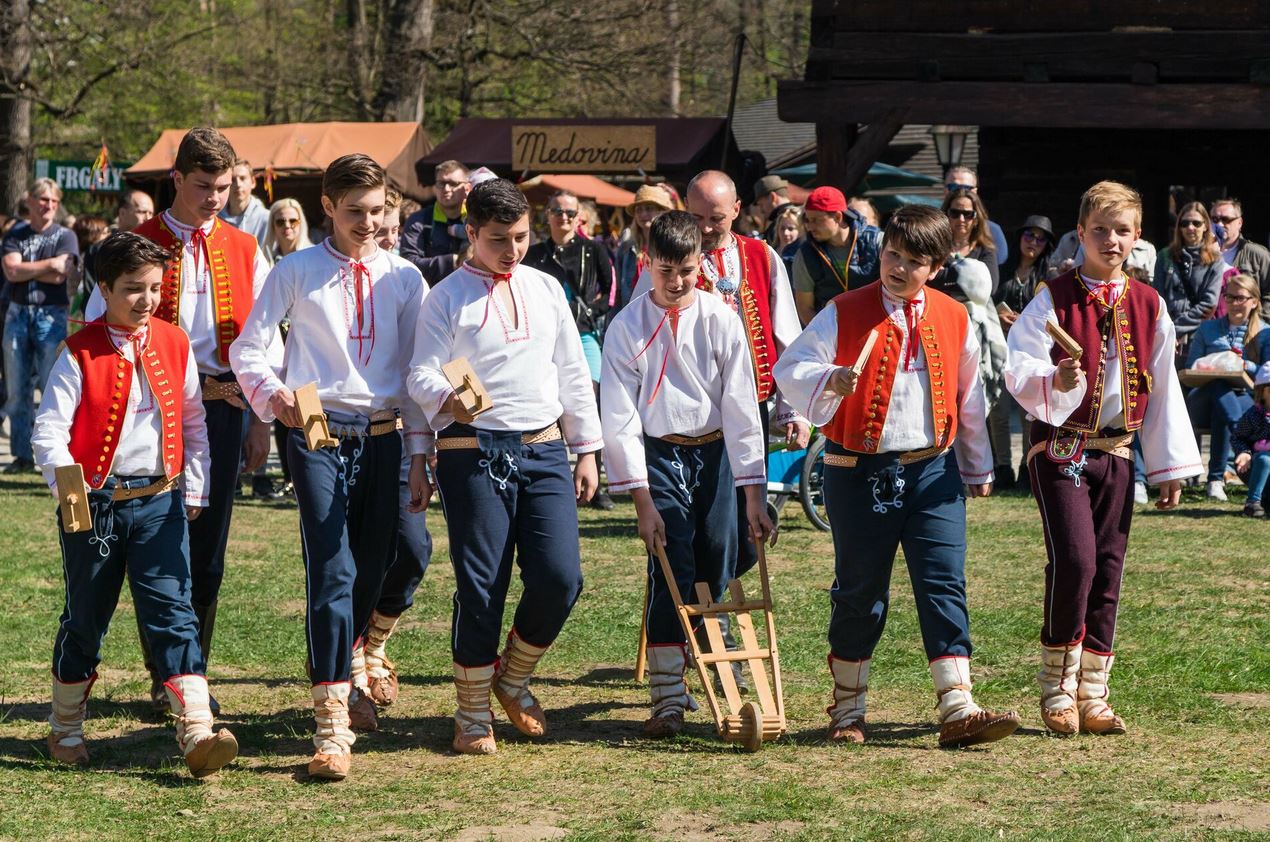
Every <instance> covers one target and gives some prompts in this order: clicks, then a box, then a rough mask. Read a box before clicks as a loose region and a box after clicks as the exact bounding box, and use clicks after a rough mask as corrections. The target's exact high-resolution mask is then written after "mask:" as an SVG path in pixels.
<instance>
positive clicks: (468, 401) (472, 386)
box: [441, 357, 494, 418]
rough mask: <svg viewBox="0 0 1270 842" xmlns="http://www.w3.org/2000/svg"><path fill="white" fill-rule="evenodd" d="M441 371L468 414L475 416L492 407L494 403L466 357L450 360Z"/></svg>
mask: <svg viewBox="0 0 1270 842" xmlns="http://www.w3.org/2000/svg"><path fill="white" fill-rule="evenodd" d="M441 373H442V374H444V375H445V379H446V380H449V381H450V385H451V386H453V387H454V394H456V395H458V397H459V403H461V404H463V408H464V409H465V410H467V414H468V415H471V416H472V417H473V418H475V417H476V416H478V415H480V414H481V413H482V412H485V411H487V410H489V409H492V408H493V406H494V403H493V401H491V400H490V398H489V392H487V391H485V387H484V386H483V385H482V384H481V379H480V378H479V377H477V376H476V371H475V370H474V369H473V368H472V364H471V363H470V362H469V361H468V359H467V357H458V358H456V359H453V360H450V361H449V362H448V363H446V364H444V365H443V366H441Z"/></svg>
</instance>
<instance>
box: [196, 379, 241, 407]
mask: <svg viewBox="0 0 1270 842" xmlns="http://www.w3.org/2000/svg"><path fill="white" fill-rule="evenodd" d="M242 393H243V387H242V386H239V385H238V382H237V381H236V380H228V381H226V380H216V379H214V378H212V377H204V378H203V400H205V401H227V400H229V399H230V398H237V397H238V396H239V395H241V394H242ZM238 403H240V404H241V403H242V401H241V400H239V401H238Z"/></svg>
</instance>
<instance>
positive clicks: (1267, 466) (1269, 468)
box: [1248, 452, 1270, 503]
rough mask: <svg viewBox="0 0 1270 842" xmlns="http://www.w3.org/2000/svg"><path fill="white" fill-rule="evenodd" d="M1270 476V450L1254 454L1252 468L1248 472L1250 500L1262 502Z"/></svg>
mask: <svg viewBox="0 0 1270 842" xmlns="http://www.w3.org/2000/svg"><path fill="white" fill-rule="evenodd" d="M1267 478H1270V452H1262V453H1254V454H1252V468H1251V469H1250V470H1249V473H1248V502H1249V503H1260V502H1261V499H1262V495H1263V494H1265V490H1266V479H1267Z"/></svg>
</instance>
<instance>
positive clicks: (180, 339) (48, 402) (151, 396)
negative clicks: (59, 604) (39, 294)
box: [33, 233, 238, 777]
mask: <svg viewBox="0 0 1270 842" xmlns="http://www.w3.org/2000/svg"><path fill="white" fill-rule="evenodd" d="M167 260H168V253H167V251H166V250H164V249H162V248H159V247H158V246H156V245H155V244H154V243H152V242H150V241H149V240H146V239H143V238H142V237H138V236H137V235H136V234H129V233H118V234H114V235H112V236H111V237H109V238H108V239H107V240H106V241H105V242H104V243H103V244H102V247H101V251H100V253H99V257H98V262H97V266H98V278H99V287H98V288H99V292H101V293H102V295H103V298H104V301H105V313H104V315H103V316H102V317H101V318H98V319H97V320H95V321H92V322H89V323H88V324H87V325H85V327H84V329H83V330H81V331H79V332H78V333H76V334H75V335H74V336H72V337H71V338H69V339H68V340H66V348H65V349H64V350H63V351H62V353H61V355H60V356H59V357H58V360H57V362H56V363H55V364H54V366H53V370H52V372H51V374H50V376H49V380H48V385H47V387H46V388H45V391H44V397H43V400H42V402H41V405H40V413H39V416H38V417H37V418H36V421H35V436H34V438H33V443H34V446H35V451H36V457H37V461H38V462H39V465H40V468H41V470H43V471H44V475H45V477H46V478H47V479H48V481H49V485H50V486H52V487H53V491H54V495H55V496H56V495H57V493H58V489H57V488H56V483H55V477H56V469H57V468H61V467H66V466H70V465H75V464H78V465H79V466H80V467H81V468H82V469H83V472H84V480H85V483H86V485H87V487H88V489H89V491H88V504H89V511H90V521H91V523H90V525H89V528H88V529H87V530H84V531H74V532H64V533H63V534H62V535H61V544H62V571H63V574H64V576H65V579H66V607H65V608H64V609H63V611H62V620H61V624H60V625H59V627H58V632H57V640H56V643H55V644H54V647H53V714H52V716H51V717H49V724H50V725H51V726H52V731H51V733H50V734H49V738H48V748H49V755H50V756H51V757H52V758H53V759H55V760H59V761H61V762H63V763H73V764H83V763H87V762H88V749H87V746H86V745H85V744H84V716H85V714H86V712H87V707H88V691H89V689H90V688H91V687H92V685H93V682H94V681H95V680H96V678H97V673H96V669H97V664H98V662H99V661H100V660H101V658H100V652H101V641H102V638H104V637H105V635H106V629H107V627H108V626H109V625H110V618H111V615H112V614H114V611H115V605H116V604H117V603H118V601H119V589H120V587H121V586H122V585H123V579H124V574H125V573H127V575H128V579H129V580H130V582H131V584H132V599H133V603H134V604H135V606H136V612H137V624H138V625H139V626H140V628H141V630H142V633H143V634H144V635H145V639H146V640H147V642H148V643H149V647H150V652H151V653H152V656H153V659H154V668H155V670H156V671H157V672H158V674H159V675H161V676H163V678H164V681H163V685H162V686H163V688H164V693H165V695H166V696H167V702H168V705H169V707H170V709H171V711H172V713H173V715H174V716H175V717H176V737H177V744H178V745H179V746H180V747H181V750H182V753H183V754H184V755H185V762H186V764H187V765H188V766H189V769H190V772H192V773H193V774H194V776H195V777H203V776H205V775H208V774H211V773H212V772H214V771H216V770H217V769H219V768H221V767H222V766H224V765H225V764H226V763H229V762H230V761H231V760H233V759H234V757H236V756H237V754H238V743H237V742H236V741H235V740H234V737H233V735H232V734H230V733H229V732H228V731H220V732H218V733H216V734H213V733H212V712H211V710H210V695H209V694H208V690H207V679H206V678H205V677H204V672H205V670H206V663H205V661H204V659H203V653H202V651H201V650H200V649H199V642H198V621H197V619H196V618H195V616H194V610H193V608H192V607H191V605H190V560H189V540H188V537H187V531H186V522H187V519H188V520H189V521H194V520H196V518H197V517H198V516H199V514H200V513H201V512H202V511H203V507H204V506H206V503H205V500H206V497H205V496H204V493H203V490H204V488H205V486H206V477H207V432H206V429H205V428H204V426H203V402H202V395H201V387H200V384H199V377H198V369H197V367H196V365H195V361H194V354H193V353H192V349H191V348H190V342H189V339H188V338H187V337H186V335H185V334H184V333H183V332H182V331H181V329H180V328H177V327H173V326H172V325H169V324H167V323H166V322H162V321H159V320H158V319H153V318H151V317H152V315H153V313H154V311H155V310H156V309H157V308H158V306H159V299H160V289H161V287H162V283H163V269H164V265H165V264H166V263H167ZM177 384H181V385H180V386H179V387H178V386H177ZM62 491H64V492H67V493H70V492H71V491H73V489H62ZM58 525H59V526H60V527H62V528H65V527H66V526H67V524H66V523H65V521H64V519H63V515H62V511H61V509H60V508H59V510H58Z"/></svg>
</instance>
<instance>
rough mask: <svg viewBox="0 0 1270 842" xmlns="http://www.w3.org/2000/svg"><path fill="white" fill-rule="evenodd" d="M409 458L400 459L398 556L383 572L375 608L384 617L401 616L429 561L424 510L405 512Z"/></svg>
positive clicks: (429, 539) (408, 489)
mask: <svg viewBox="0 0 1270 842" xmlns="http://www.w3.org/2000/svg"><path fill="white" fill-rule="evenodd" d="M409 473H410V457H409V456H407V457H405V458H404V459H402V464H401V477H400V482H399V483H398V502H399V504H400V508H399V509H398V514H397V557H396V559H394V560H393V563H392V564H391V565H390V566H389V568H388V572H387V573H386V574H385V575H384V586H383V589H382V590H381V592H380V595H379V604H378V605H377V606H375V610H376V611H378V612H379V613H380V614H383V615H384V616H385V617H400V616H401V615H402V614H403V613H404V612H405V610H406V609H407V608H409V607H410V606H412V605H414V603H415V591H416V590H417V589H418V588H419V583H420V582H422V581H423V574H424V573H426V572H427V570H428V562H430V561H431V560H432V534H431V533H430V532H428V521H427V517H426V515H427V513H426V512H408V511H406V506H407V505H408V504H409V503H410V483H409V481H408V477H409Z"/></svg>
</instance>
